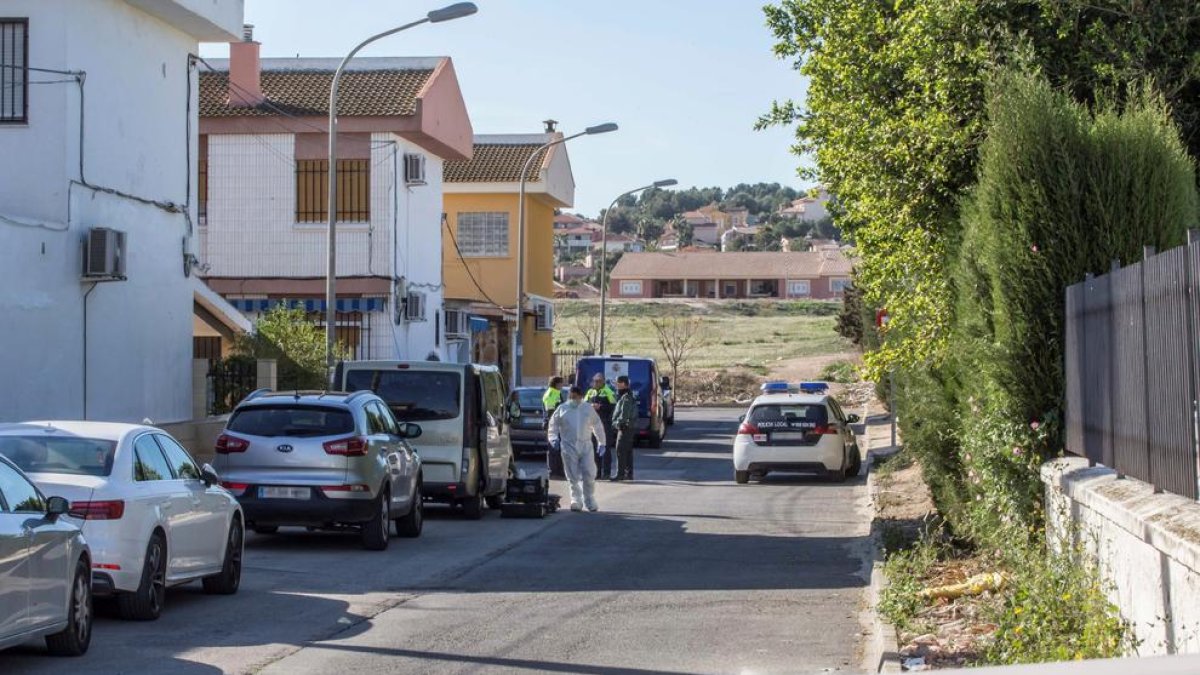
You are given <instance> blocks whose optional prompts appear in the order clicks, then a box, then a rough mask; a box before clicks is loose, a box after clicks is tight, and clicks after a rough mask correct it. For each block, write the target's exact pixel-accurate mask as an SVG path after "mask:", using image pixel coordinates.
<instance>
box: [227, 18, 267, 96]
mask: <svg viewBox="0 0 1200 675" xmlns="http://www.w3.org/2000/svg"><path fill="white" fill-rule="evenodd" d="M260 47H261V45H260V44H259V43H257V42H255V41H254V26H252V25H251V24H246V25H244V26H242V41H241V42H231V43H229V103H230V105H235V106H248V107H253V106H256V105H258V104H260V103H262V102H263V101H264V100H266V97H265V96H263V93H262V62H261V60H260V59H259V55H258V52H259V48H260Z"/></svg>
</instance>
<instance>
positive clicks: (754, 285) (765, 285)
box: [750, 279, 775, 295]
mask: <svg viewBox="0 0 1200 675" xmlns="http://www.w3.org/2000/svg"><path fill="white" fill-rule="evenodd" d="M750 295H775V282H774V281H771V280H766V279H759V280H757V281H751V282H750Z"/></svg>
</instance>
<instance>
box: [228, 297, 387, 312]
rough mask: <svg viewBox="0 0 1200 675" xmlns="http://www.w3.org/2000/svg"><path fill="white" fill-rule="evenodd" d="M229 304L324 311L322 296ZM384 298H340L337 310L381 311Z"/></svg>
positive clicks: (252, 308) (244, 307)
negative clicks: (282, 306) (280, 306)
mask: <svg viewBox="0 0 1200 675" xmlns="http://www.w3.org/2000/svg"><path fill="white" fill-rule="evenodd" d="M229 303H230V304H232V305H233V306H234V307H236V308H238V310H239V311H242V312H265V311H267V310H270V309H273V308H275V307H276V306H278V305H284V306H286V307H287V308H288V309H302V310H304V311H306V312H324V311H325V299H324V298H270V299H261V298H256V299H245V298H239V299H236V300H230V301H229ZM383 305H384V298H341V299H339V300H338V301H337V311H339V312H382V311H384V310H383Z"/></svg>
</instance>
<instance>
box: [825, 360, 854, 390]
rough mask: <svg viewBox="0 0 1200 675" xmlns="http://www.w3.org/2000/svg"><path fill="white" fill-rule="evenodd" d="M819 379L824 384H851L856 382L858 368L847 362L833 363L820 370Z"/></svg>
mask: <svg viewBox="0 0 1200 675" xmlns="http://www.w3.org/2000/svg"><path fill="white" fill-rule="evenodd" d="M821 379H822V380H825V381H826V382H839V383H841V384H852V383H854V382H858V368H857V367H856V366H855V365H854V364H853V363H850V362H849V361H834V362H833V363H830V364H828V365H827V366H825V368H823V369H822V370H821Z"/></svg>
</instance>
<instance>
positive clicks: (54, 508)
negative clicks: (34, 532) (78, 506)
mask: <svg viewBox="0 0 1200 675" xmlns="http://www.w3.org/2000/svg"><path fill="white" fill-rule="evenodd" d="M70 510H71V502H68V501H67V500H66V499H64V498H62V497H50V498H48V499H47V500H46V515H47V516H48V517H49V518H50V519H51V520H54V519H56V518H58V517H59V516H65V515H67V512H69V511H70Z"/></svg>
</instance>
